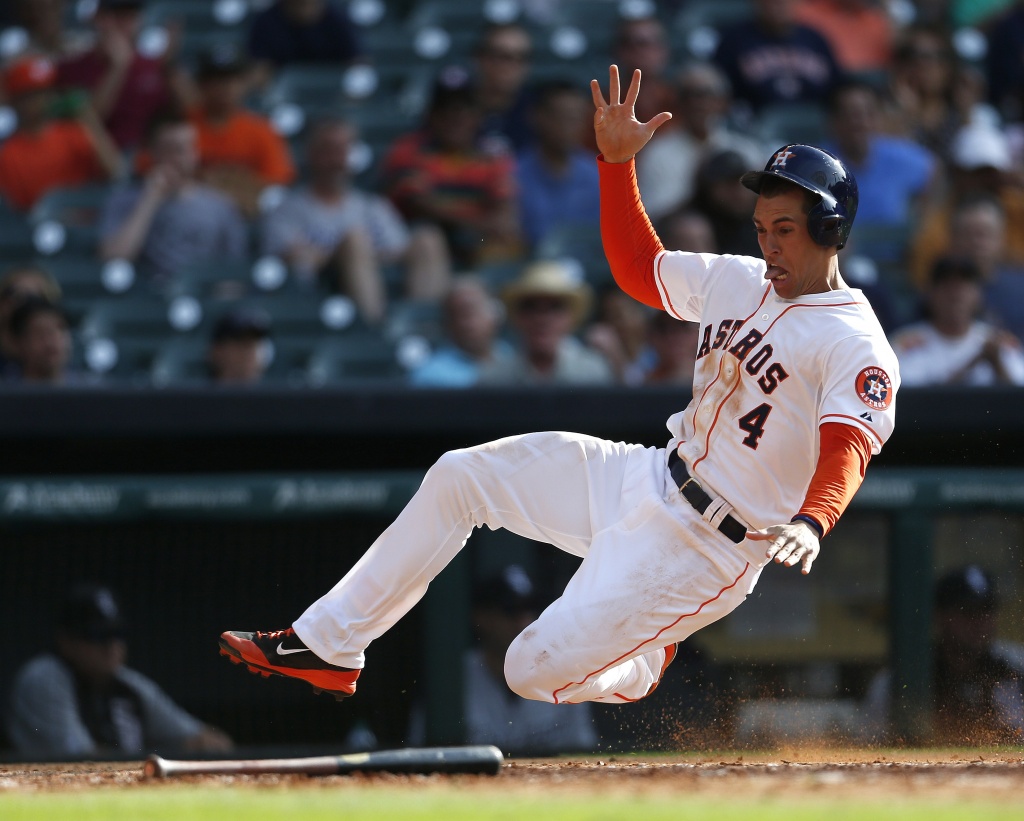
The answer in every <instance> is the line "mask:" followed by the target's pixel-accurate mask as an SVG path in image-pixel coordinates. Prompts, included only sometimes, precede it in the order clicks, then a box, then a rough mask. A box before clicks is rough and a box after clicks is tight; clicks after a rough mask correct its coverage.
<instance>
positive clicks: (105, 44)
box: [57, 0, 186, 150]
mask: <svg viewBox="0 0 1024 821" xmlns="http://www.w3.org/2000/svg"><path fill="white" fill-rule="evenodd" d="M144 5H145V2H144V0H99V4H98V6H97V8H96V13H95V16H94V17H93V21H92V22H93V28H94V29H95V32H96V43H95V45H94V46H93V47H92V48H91V49H90V50H89V51H86V52H84V53H82V54H79V55H76V56H72V57H69V58H67V59H66V60H64V61H62V62H61V63H60V64H59V66H58V73H57V82H58V85H60V86H61V87H62V88H66V89H70V88H80V89H86V90H87V91H88V92H89V94H90V95H91V100H92V104H93V107H94V108H95V109H96V113H97V114H98V115H99V117H100V119H101V120H102V121H103V122H104V124H105V125H106V126H107V130H108V131H110V134H111V136H112V137H113V138H114V142H116V143H117V145H118V146H119V147H120V148H121V149H123V150H134V149H136V148H137V147H138V146H139V145H140V144H141V143H142V142H143V140H144V139H145V136H146V133H147V131H148V129H149V124H150V121H151V120H152V119H153V117H154V116H156V114H157V113H158V112H160V111H162V110H163V109H165V108H166V107H167V106H168V105H170V104H171V103H172V102H177V103H179V104H181V103H183V102H184V99H185V96H184V95H185V91H184V88H185V87H186V78H185V74H184V72H183V70H182V69H181V68H180V67H179V66H178V65H177V64H176V63H175V61H174V54H173V51H172V50H169V51H168V52H166V53H165V54H164V55H163V56H162V57H147V56H145V55H143V54H140V53H139V51H138V49H137V47H136V40H137V37H138V34H139V26H140V22H141V18H142V9H143V6H144Z"/></svg>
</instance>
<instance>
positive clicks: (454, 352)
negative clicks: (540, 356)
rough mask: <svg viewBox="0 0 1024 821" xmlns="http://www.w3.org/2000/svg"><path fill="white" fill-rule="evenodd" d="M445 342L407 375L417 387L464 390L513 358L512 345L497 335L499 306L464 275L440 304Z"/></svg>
mask: <svg viewBox="0 0 1024 821" xmlns="http://www.w3.org/2000/svg"><path fill="white" fill-rule="evenodd" d="M442 312H443V317H444V327H445V332H446V335H447V339H446V340H445V342H444V343H442V344H441V345H440V346H439V347H438V349H437V350H436V351H434V353H433V354H432V355H431V356H430V357H429V358H428V359H427V360H426V361H425V362H424V363H423V364H422V365H420V366H419V367H417V368H416V369H415V370H413V371H412V373H411V374H410V375H409V380H410V382H411V384H413V385H415V386H417V387H433V388H468V387H472V386H473V385H476V384H477V383H478V382H479V381H480V377H481V374H482V373H484V372H486V371H488V370H489V369H490V368H492V367H493V366H494V365H495V364H496V363H498V362H501V361H503V360H511V359H513V358H514V352H513V350H512V346H511V345H510V344H509V343H508V342H506V341H505V340H503V339H501V338H500V336H499V334H500V331H501V326H502V322H503V320H504V311H503V309H502V307H501V304H500V303H499V302H498V301H497V300H496V299H495V298H494V297H493V296H491V294H490V293H489V292H488V290H487V288H486V286H485V285H484V283H483V281H482V280H480V279H479V278H478V277H475V276H472V275H469V274H464V275H462V276H460V277H458V278H457V279H456V280H455V281H454V282H453V283H452V286H451V288H450V289H449V290H448V293H447V294H446V295H445V297H444V301H443V303H442Z"/></svg>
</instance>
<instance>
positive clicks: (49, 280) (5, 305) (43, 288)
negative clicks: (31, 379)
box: [0, 265, 61, 379]
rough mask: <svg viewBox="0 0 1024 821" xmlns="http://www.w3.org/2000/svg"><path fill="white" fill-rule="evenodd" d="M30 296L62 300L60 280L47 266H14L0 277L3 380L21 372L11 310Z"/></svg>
mask: <svg viewBox="0 0 1024 821" xmlns="http://www.w3.org/2000/svg"><path fill="white" fill-rule="evenodd" d="M27 297H40V298H42V299H46V300H48V301H50V302H53V303H54V304H57V303H59V302H60V298H61V287H60V283H58V282H57V280H56V279H54V278H53V275H52V274H50V272H49V271H47V270H45V269H44V268H40V267H38V266H36V265H15V266H14V267H13V268H9V269H7V270H6V271H4V273H3V275H2V276H0V379H16V378H18V376H19V374H20V370H19V366H18V346H17V344H16V342H15V340H14V337H13V336H12V335H11V326H10V319H11V312H12V311H13V310H14V309H15V308H17V307H18V305H20V304H21V303H22V302H23V301H24V300H25V299H26V298H27Z"/></svg>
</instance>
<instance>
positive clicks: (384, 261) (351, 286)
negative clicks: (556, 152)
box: [262, 119, 451, 324]
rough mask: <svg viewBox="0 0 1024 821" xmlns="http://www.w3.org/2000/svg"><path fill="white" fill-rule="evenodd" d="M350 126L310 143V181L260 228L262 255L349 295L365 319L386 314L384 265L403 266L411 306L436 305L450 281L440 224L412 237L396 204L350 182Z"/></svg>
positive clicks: (319, 127)
mask: <svg viewBox="0 0 1024 821" xmlns="http://www.w3.org/2000/svg"><path fill="white" fill-rule="evenodd" d="M355 137H356V132H355V129H354V128H353V126H351V125H350V124H349V123H347V122H345V121H344V120H337V119H335V120H332V119H324V120H321V121H319V122H318V123H316V124H315V125H314V126H313V127H312V128H311V130H310V133H309V139H308V140H307V143H306V153H307V158H306V168H307V171H308V176H309V179H308V182H307V184H306V185H305V186H303V187H301V188H297V189H295V190H293V191H292V192H291V193H290V194H289V195H288V196H287V197H286V198H285V199H284V201H283V202H282V203H281V205H280V206H278V207H277V208H275V209H274V210H272V211H270V212H269V213H268V214H267V216H266V217H265V218H264V221H263V229H262V241H263V252H264V253H266V254H273V255H275V256H280V257H282V258H283V259H284V260H285V261H286V262H287V263H288V264H289V266H291V269H292V271H293V272H294V274H295V275H296V276H298V277H299V279H300V280H302V281H303V282H305V283H307V284H310V285H312V284H315V283H317V281H318V280H319V281H321V282H323V283H324V284H325V285H327V286H328V287H329V288H330V289H332V290H337V291H340V292H341V293H344V294H347V295H349V296H350V297H351V298H352V299H353V300H354V301H355V303H356V306H357V307H358V308H359V311H360V314H361V316H362V317H363V319H364V320H365V321H367V322H370V323H371V324H373V323H376V322H379V321H380V320H381V319H382V318H383V316H384V314H385V312H386V309H387V293H386V281H385V277H384V269H383V267H382V266H395V265H397V266H399V267H400V268H401V269H402V271H403V274H404V279H405V294H406V296H407V297H408V298H410V299H437V298H439V297H440V295H441V294H443V293H444V289H445V287H446V286H447V283H448V281H449V279H450V277H451V259H450V257H449V253H448V247H447V242H446V240H445V237H444V235H443V234H442V233H441V231H440V229H438V228H437V226H435V225H430V224H420V225H416V226H415V227H414V228H413V229H412V230H411V231H410V229H409V227H408V226H407V225H406V224H405V222H404V220H403V218H402V216H401V214H399V213H398V211H396V209H395V207H394V205H392V203H391V202H390V201H389V200H387V199H385V198H384V197H382V196H379V195H377V194H375V193H371V192H369V191H363V190H361V189H360V188H358V187H356V185H355V184H354V183H353V181H352V171H351V167H350V165H349V153H350V150H351V148H352V143H353V141H354V140H355Z"/></svg>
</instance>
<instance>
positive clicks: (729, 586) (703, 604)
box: [551, 562, 750, 704]
mask: <svg viewBox="0 0 1024 821" xmlns="http://www.w3.org/2000/svg"><path fill="white" fill-rule="evenodd" d="M749 569H750V563H749V562H747V563H746V564H745V565H743V570H742V572H741V573H740V575H738V576H737V577H736V578H735V579H733V581H732V584H727V585H726V586H725V587H723V588H722V589H721V590H719V591H718V593H717V594H715V595H714V596H712V597H711V598H710V599H708V600H707V601H704V602H701V603H700V606H699V607H698V608H697V609H696V610H694V611H693V612H692V613H683V615H681V616H680V617H679V618H677V619H676V620H675V621H674V622H672V623H671V624H668V625H666V626H665V627H662V628H661V629H660V630H659V631H658V632H657V633H655V634H654V635H653V636H651V638H649V639H646V640H644V641H642V642H640V643H639V644H638V645H637V646H636V647H634V648H633V649H632V650H629V651H628V652H626V653H623V654H622V655H621V656H619V657H618V658H617V659H612V661H609V662H608V663H607V664H606V665H604V667H599V668H598V669H596V670H594V671H593V672H591V673H587V674H586V675H585V676H584V677H583V678H582V679H581V680H580V681H570V682H569V683H568V684H563V685H562V686H561V687H559V688H558V689H557V690H555V691H554V692H553V693H552V694H551V700H552V701H553V702H554V703H555V704H568V703H571V702H563V701H559V700H558V694H559V693H560V692H562V691H563V690H566V689H568V688H569V687H575V686H578V685H580V684H583V683H584V682H585V681H587V679H589V678H591V677H593V676H596V675H600V674H601V673H603V672H604V671H605V670H607V669H608V668H609V667H614V666H615V665H616V664H618V663H619V662H621V661H623V660H625V659H627V658H632V657H633V656H634V655H636V654H637V652H636V651H637V650H639V649H640V648H641V647H643V646H644V645H645V644H650V643H651V642H652V641H657V640H658V637H659V636H661V634H662V633H664V632H665V631H666V630H668V629H670V628H672V627H675V626H676V625H677V624H679V622H681V621H682V620H683V619H688V618H690V617H691V616H696V615H697V614H698V613H699V612H700V611H701V610H703V609H704V608H705V607H706V606H707V605H709V604H711V603H712V602H715V601H718V600H719V599H720V598H721V597H722V594H723V593H725V592H726V591H727V590H732V589H733V588H734V587H735V586H736V585H737V584H739V581H740V579H742V578H743V577H744V576H745V575H746V573H747V571H748V570H749ZM614 695H619V694H618V693H615V694H614ZM619 698H622V696H619Z"/></svg>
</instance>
